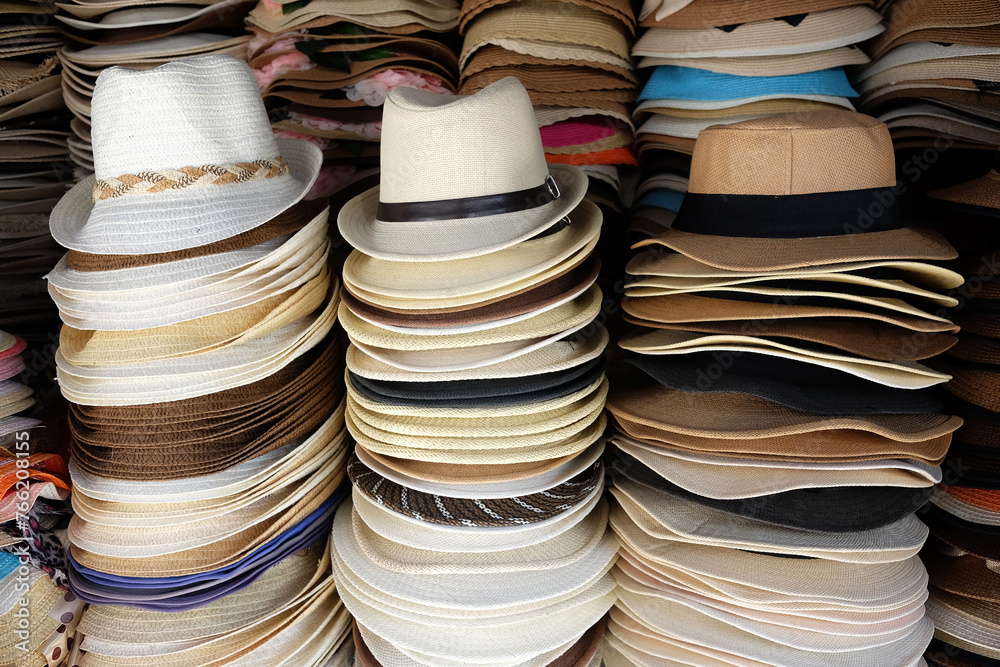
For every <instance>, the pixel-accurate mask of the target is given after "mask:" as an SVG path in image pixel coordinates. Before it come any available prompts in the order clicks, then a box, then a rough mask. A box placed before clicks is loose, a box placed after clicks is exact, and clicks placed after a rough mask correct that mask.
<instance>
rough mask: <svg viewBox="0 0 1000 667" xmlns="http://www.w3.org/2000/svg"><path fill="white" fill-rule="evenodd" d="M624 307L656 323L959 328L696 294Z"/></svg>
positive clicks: (889, 315) (934, 319)
mask: <svg viewBox="0 0 1000 667" xmlns="http://www.w3.org/2000/svg"><path fill="white" fill-rule="evenodd" d="M622 308H623V309H624V310H625V312H626V313H628V314H629V315H632V316H633V317H635V318H638V319H643V320H652V321H654V322H664V323H680V322H688V321H690V322H709V321H716V322H717V321H734V320H739V321H754V320H764V321H773V320H784V319H798V318H805V317H808V318H844V317H847V318H852V319H858V320H861V321H863V322H865V323H866V324H867V323H868V322H870V321H872V320H874V321H877V322H886V323H888V324H892V325H894V326H898V327H903V328H904V329H909V330H911V331H915V332H934V333H939V332H948V333H956V332H957V331H958V327H957V326H955V325H954V324H952V323H951V322H949V321H948V320H947V319H946V318H944V317H942V316H938V315H931V316H928V317H915V316H913V315H906V314H901V313H895V312H892V311H889V310H884V311H882V312H877V311H875V310H871V311H869V310H860V309H853V308H832V307H830V306H825V305H824V306H817V305H809V304H795V303H791V304H790V303H782V302H780V301H779V302H777V303H759V302H756V301H735V300H730V299H718V298H714V297H707V296H695V295H693V294H675V295H672V296H652V297H643V298H639V299H637V298H631V297H625V299H623V300H622Z"/></svg>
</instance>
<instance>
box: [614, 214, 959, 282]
mask: <svg viewBox="0 0 1000 667" xmlns="http://www.w3.org/2000/svg"><path fill="white" fill-rule="evenodd" d="M847 227H848V229H849V227H850V225H847ZM651 245H661V246H666V247H667V248H670V249H671V250H676V251H677V252H679V253H681V254H683V255H687V256H688V257H692V258H694V259H696V260H698V261H699V262H702V263H704V264H709V265H711V266H715V267H718V268H720V269H729V270H731V271H776V270H780V269H794V268H798V267H802V266H817V265H821V264H835V263H838V262H855V261H865V260H882V259H923V260H946V259H955V258H956V257H958V253H957V252H955V249H954V248H952V247H951V245H950V244H949V243H948V242H947V241H946V240H945V238H944V237H943V236H941V235H940V234H938V233H937V232H934V231H930V230H922V229H910V228H908V227H903V228H900V229H893V230H889V231H884V232H868V233H865V232H864V231H863V230H861V229H858V230H857V233H853V234H852V233H848V234H844V235H842V236H817V237H812V238H794V239H769V238H750V237H733V236H712V235H709V234H693V233H691V232H682V231H679V230H676V229H669V230H667V231H666V232H664V233H663V234H660V235H659V236H658V237H656V238H654V239H647V240H644V241H640V242H638V243H636V244H635V245H634V246H633V248H643V247H646V246H651Z"/></svg>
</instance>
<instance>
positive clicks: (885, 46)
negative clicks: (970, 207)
mask: <svg viewBox="0 0 1000 667" xmlns="http://www.w3.org/2000/svg"><path fill="white" fill-rule="evenodd" d="M883 11H884V14H885V21H886V25H887V30H886V31H885V32H884V33H883V34H882V35H880V36H879V37H878V38H877V39H875V40H874V41H872V42H871V43H870V44H869V45H867V46H866V48H867V50H868V52H869V54H870V55H871V57H872V59H873V62H872V64H871V65H870V66H868V67H866V68H864V69H863V70H861V71H860V72H859V73H857V75H856V77H855V87H856V88H857V89H858V92H860V93H861V99H860V101H859V108H860V109H861V110H862V111H864V112H865V113H869V114H871V115H873V116H876V117H877V118H878V119H879V120H881V121H883V122H884V123H885V124H886V125H888V126H889V130H890V131H891V132H892V138H893V141H894V142H895V144H896V148H897V149H899V148H926V147H935V148H937V149H941V148H943V147H949V148H951V147H956V148H970V149H978V150H983V149H986V150H994V149H996V147H997V146H998V145H1000V95H998V94H997V88H998V86H1000V11H998V8H997V5H996V3H995V2H992V0H961V1H959V2H956V1H955V0H950V1H946V0H935V1H928V0H893V1H892V2H889V3H886V6H885V8H884V10H883Z"/></svg>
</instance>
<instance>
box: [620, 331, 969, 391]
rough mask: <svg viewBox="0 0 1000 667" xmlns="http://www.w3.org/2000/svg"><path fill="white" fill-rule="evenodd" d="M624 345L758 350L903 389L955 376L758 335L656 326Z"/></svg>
mask: <svg viewBox="0 0 1000 667" xmlns="http://www.w3.org/2000/svg"><path fill="white" fill-rule="evenodd" d="M620 345H621V346H622V347H623V348H624V349H626V350H632V351H633V352H639V353H642V354H685V353H691V352H710V351H727V352H754V353H758V354H766V355H770V356H776V357H782V358H785V359H796V360H799V361H805V362H808V363H813V364H816V365H818V366H823V367H826V368H832V369H835V370H840V371H844V372H845V373H850V374H851V375H856V376H858V377H861V378H864V379H866V380H872V381H873V382H877V383H879V384H883V385H886V386H889V387H898V388H901V389H923V388H926V387H932V386H934V385H936V384H941V383H943V382H947V381H948V380H950V379H951V376H950V375H947V374H945V373H938V372H937V371H934V370H932V369H930V368H928V367H926V366H924V365H923V364H919V363H917V362H915V361H898V362H892V361H876V360H871V359H866V358H864V357H853V356H847V355H843V354H834V353H830V352H826V351H823V350H818V349H817V350H812V349H808V348H799V347H795V346H792V345H787V344H785V343H780V342H777V341H773V340H770V339H767V338H758V337H755V336H737V335H721V334H720V335H712V334H707V335H702V334H695V333H688V332H685V331H674V330H671V329H655V330H653V331H649V332H640V333H637V334H633V335H631V336H627V337H625V338H623V339H622V341H621V343H620Z"/></svg>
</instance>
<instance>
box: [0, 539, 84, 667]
mask: <svg viewBox="0 0 1000 667" xmlns="http://www.w3.org/2000/svg"><path fill="white" fill-rule="evenodd" d="M2 540H3V536H2V535H0V544H3V542H2ZM0 591H2V593H3V598H2V601H0V628H3V634H2V635H0V660H3V664H4V665H12V666H13V667H33V666H35V665H62V664H70V665H75V664H78V663H77V662H75V661H73V656H74V655H76V648H75V647H76V645H77V636H76V628H77V624H78V623H79V622H80V616H81V614H82V612H83V607H84V604H83V602H82V601H81V600H80V599H78V598H77V597H76V596H75V595H73V594H72V593H70V592H69V591H66V590H63V589H62V588H59V587H58V586H56V585H55V584H54V583H52V580H51V579H50V578H49V577H48V576H47V575H46V573H45V572H44V571H42V570H40V569H38V568H36V567H34V566H33V565H31V564H29V563H26V562H25V561H24V560H23V559H22V558H20V557H19V556H17V555H14V554H10V553H4V552H0Z"/></svg>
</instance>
